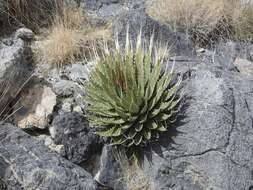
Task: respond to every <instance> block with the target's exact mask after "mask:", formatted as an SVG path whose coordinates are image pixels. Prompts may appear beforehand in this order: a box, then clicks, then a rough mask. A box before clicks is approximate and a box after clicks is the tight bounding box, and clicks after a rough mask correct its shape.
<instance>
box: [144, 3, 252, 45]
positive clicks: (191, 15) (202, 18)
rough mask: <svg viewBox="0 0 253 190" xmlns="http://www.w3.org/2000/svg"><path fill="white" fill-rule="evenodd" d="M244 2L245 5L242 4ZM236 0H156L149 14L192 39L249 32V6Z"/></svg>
mask: <svg viewBox="0 0 253 190" xmlns="http://www.w3.org/2000/svg"><path fill="white" fill-rule="evenodd" d="M245 4H246V5H245ZM249 4H250V2H249V3H248V4H247V3H242V1H239V0H177V1H174V0H156V1H154V3H153V4H152V6H150V7H149V8H148V13H149V15H150V16H151V17H153V18H155V19H157V20H159V21H161V22H162V23H164V24H167V25H168V26H169V27H170V28H171V29H172V30H174V31H180V32H186V33H187V34H189V35H190V37H192V38H193V39H194V40H195V42H203V41H204V42H205V41H208V40H210V39H211V38H217V37H221V38H222V37H225V38H226V37H227V33H229V34H230V35H232V34H233V32H232V31H234V34H235V36H238V35H239V36H240V37H241V38H242V37H243V36H245V35H246V36H247V35H249V34H251V35H252V32H253V31H252V28H253V25H252V20H253V17H252V15H253V6H252V3H251V5H249Z"/></svg>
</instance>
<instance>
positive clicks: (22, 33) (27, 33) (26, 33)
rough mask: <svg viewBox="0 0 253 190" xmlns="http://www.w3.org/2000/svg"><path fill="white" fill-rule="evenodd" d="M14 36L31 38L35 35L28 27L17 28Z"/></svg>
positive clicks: (25, 38)
mask: <svg viewBox="0 0 253 190" xmlns="http://www.w3.org/2000/svg"><path fill="white" fill-rule="evenodd" d="M15 37H16V38H21V39H23V40H33V39H34V37H35V34H34V33H33V31H32V30H30V29H28V28H19V29H18V30H17V31H16V33H15Z"/></svg>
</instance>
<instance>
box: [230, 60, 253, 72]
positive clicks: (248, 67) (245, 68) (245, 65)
mask: <svg viewBox="0 0 253 190" xmlns="http://www.w3.org/2000/svg"><path fill="white" fill-rule="evenodd" d="M234 65H235V66H236V67H237V68H238V69H239V71H240V73H242V74H244V75H247V76H253V62H251V61H249V60H247V59H241V58H238V57H237V58H236V60H235V61H234Z"/></svg>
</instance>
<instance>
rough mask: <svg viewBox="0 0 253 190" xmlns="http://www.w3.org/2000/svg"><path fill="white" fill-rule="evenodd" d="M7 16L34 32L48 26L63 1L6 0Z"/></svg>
mask: <svg viewBox="0 0 253 190" xmlns="http://www.w3.org/2000/svg"><path fill="white" fill-rule="evenodd" d="M5 1H6V2H5V6H6V14H7V15H8V17H9V21H10V22H11V21H12V20H14V21H17V22H20V23H22V24H25V25H26V26H28V27H29V28H31V29H33V30H38V29H39V28H40V27H41V26H43V25H46V24H48V22H49V20H50V18H51V16H52V13H53V10H54V9H55V8H56V7H57V5H58V4H59V3H60V2H61V0H58V1H57V0H5Z"/></svg>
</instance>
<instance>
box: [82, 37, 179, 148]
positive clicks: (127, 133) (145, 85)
mask: <svg viewBox="0 0 253 190" xmlns="http://www.w3.org/2000/svg"><path fill="white" fill-rule="evenodd" d="M141 36H142V35H141V33H140V34H139V36H138V37H137V40H136V46H134V47H133V46H132V43H131V40H130V39H129V35H128V34H127V37H126V45H125V47H124V48H121V47H120V46H119V43H118V40H116V43H115V51H114V52H113V51H110V50H109V49H108V47H107V45H105V47H104V48H103V53H102V56H100V58H99V59H98V62H97V64H96V66H95V68H94V70H93V71H92V73H91V77H90V80H89V82H88V84H87V87H86V92H87V96H86V97H85V100H86V103H88V114H87V116H88V118H89V120H90V121H91V122H92V123H93V124H96V125H99V126H103V129H102V130H101V129H100V130H98V131H97V134H98V135H100V136H103V137H109V138H110V139H111V140H112V144H114V145H121V146H124V147H126V148H133V147H142V146H146V145H147V144H148V143H149V142H151V141H153V140H156V139H157V138H158V137H159V134H160V133H161V132H164V131H166V130H167V128H168V127H169V126H171V123H173V122H174V121H175V115H176V113H177V112H178V109H177V108H178V104H179V102H180V98H179V97H178V96H177V93H176V92H177V90H178V87H179V84H180V81H178V82H177V83H176V84H174V85H172V84H171V79H172V75H173V72H170V73H165V72H163V71H162V70H163V69H162V65H163V63H164V57H165V55H166V51H163V52H162V53H161V52H159V51H157V50H158V49H159V48H156V47H155V45H153V44H154V42H153V41H154V40H153V37H151V40H150V42H149V43H148V44H146V46H145V43H143V42H142V41H143V40H142V38H141Z"/></svg>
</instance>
